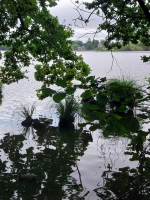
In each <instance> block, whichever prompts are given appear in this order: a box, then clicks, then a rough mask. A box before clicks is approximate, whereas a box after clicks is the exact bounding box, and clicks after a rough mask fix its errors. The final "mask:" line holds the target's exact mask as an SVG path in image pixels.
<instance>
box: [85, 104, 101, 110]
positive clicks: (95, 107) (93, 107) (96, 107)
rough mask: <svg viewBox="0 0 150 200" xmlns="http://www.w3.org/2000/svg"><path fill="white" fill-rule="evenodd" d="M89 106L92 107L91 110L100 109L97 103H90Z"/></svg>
mask: <svg viewBox="0 0 150 200" xmlns="http://www.w3.org/2000/svg"><path fill="white" fill-rule="evenodd" d="M87 108H88V109H90V110H98V109H100V108H99V107H98V106H97V105H88V106H87Z"/></svg>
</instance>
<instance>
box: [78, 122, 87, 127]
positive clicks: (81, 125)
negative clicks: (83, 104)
mask: <svg viewBox="0 0 150 200" xmlns="http://www.w3.org/2000/svg"><path fill="white" fill-rule="evenodd" d="M86 125H87V123H82V124H81V123H78V126H79V127H81V128H83V127H85V126H86Z"/></svg>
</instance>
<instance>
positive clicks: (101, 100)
mask: <svg viewBox="0 0 150 200" xmlns="http://www.w3.org/2000/svg"><path fill="white" fill-rule="evenodd" d="M97 101H98V103H100V104H102V105H106V104H107V103H108V98H107V97H106V96H104V95H102V94H101V93H99V94H98V95H97Z"/></svg>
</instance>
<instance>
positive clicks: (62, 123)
mask: <svg viewBox="0 0 150 200" xmlns="http://www.w3.org/2000/svg"><path fill="white" fill-rule="evenodd" d="M56 110H57V111H56V113H57V114H58V115H59V127H66V126H70V125H71V124H72V123H73V122H74V119H75V117H76V116H77V115H79V114H80V103H79V102H78V101H77V100H76V99H75V98H74V96H73V95H69V96H67V97H66V98H65V100H64V101H61V102H60V103H58V104H57V105H56Z"/></svg>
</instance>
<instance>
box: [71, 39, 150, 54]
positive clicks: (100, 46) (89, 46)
mask: <svg viewBox="0 0 150 200" xmlns="http://www.w3.org/2000/svg"><path fill="white" fill-rule="evenodd" d="M79 47H85V50H101V51H103V50H106V48H105V40H100V41H99V40H93V41H91V39H90V38H89V39H88V40H87V42H86V43H83V42H82V41H81V40H76V41H74V42H73V45H72V49H73V50H74V51H77V50H78V48H79ZM113 50H115V51H150V46H144V45H143V44H142V43H141V42H138V43H137V44H132V43H129V44H128V45H126V46H122V47H121V48H120V49H118V48H117V47H114V49H113Z"/></svg>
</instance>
